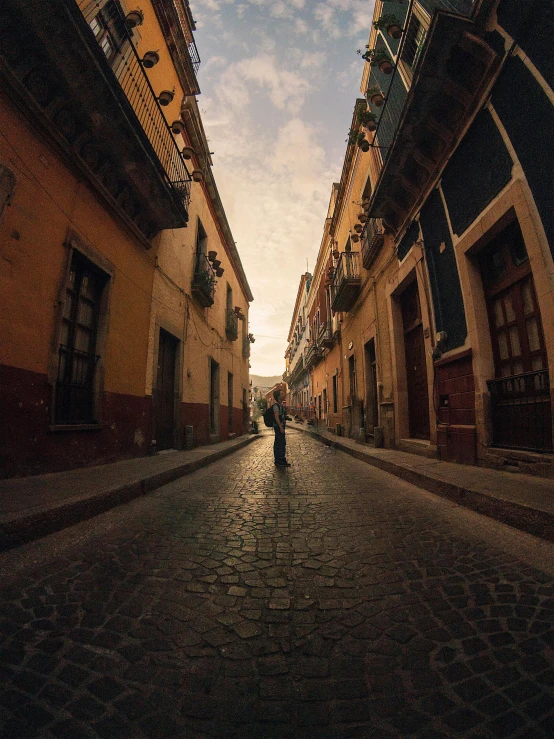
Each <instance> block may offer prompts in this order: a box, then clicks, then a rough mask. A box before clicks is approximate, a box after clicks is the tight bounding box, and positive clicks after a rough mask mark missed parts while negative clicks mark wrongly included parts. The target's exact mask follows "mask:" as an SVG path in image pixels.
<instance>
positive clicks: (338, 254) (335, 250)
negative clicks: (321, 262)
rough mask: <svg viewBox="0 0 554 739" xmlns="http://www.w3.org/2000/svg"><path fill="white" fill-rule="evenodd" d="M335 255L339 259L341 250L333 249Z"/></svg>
mask: <svg viewBox="0 0 554 739" xmlns="http://www.w3.org/2000/svg"><path fill="white" fill-rule="evenodd" d="M333 256H334V257H335V259H338V258H339V257H340V251H339V250H338V249H333Z"/></svg>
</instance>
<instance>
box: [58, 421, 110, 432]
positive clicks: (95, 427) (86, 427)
mask: <svg viewBox="0 0 554 739" xmlns="http://www.w3.org/2000/svg"><path fill="white" fill-rule="evenodd" d="M103 428H104V426H103V425H102V424H101V423H74V424H71V423H66V424H51V425H50V431H102V429H103Z"/></svg>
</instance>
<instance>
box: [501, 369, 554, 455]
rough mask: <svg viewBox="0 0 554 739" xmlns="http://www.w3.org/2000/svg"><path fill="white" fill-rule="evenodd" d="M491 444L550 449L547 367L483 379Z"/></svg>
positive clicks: (530, 448)
mask: <svg viewBox="0 0 554 739" xmlns="http://www.w3.org/2000/svg"><path fill="white" fill-rule="evenodd" d="M487 385H488V388H489V392H490V394H491V403H492V427H493V444H494V446H499V447H504V448H506V449H528V450H530V451H536V452H551V451H552V450H553V446H552V404H551V403H552V401H551V398H550V385H549V378H548V371H547V370H537V371H535V372H525V373H523V374H521V375H512V376H511V377H502V378H499V379H496V380H489V381H488V382H487Z"/></svg>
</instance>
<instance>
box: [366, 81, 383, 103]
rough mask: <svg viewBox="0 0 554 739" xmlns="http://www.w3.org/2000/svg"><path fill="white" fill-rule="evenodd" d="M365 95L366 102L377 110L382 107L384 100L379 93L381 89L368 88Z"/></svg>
mask: <svg viewBox="0 0 554 739" xmlns="http://www.w3.org/2000/svg"><path fill="white" fill-rule="evenodd" d="M366 94H367V97H368V100H369V101H370V102H371V103H372V104H373V105H375V106H376V107H377V108H381V107H382V106H383V104H384V102H385V98H384V96H383V93H382V92H381V88H380V87H379V86H378V85H375V86H373V87H369V88H368V90H367V93H366Z"/></svg>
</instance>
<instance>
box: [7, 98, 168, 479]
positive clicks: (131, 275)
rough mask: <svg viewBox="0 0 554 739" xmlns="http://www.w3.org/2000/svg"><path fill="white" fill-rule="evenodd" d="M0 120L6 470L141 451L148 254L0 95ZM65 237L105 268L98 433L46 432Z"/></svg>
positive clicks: (145, 423) (145, 418)
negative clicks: (6, 176) (7, 180)
mask: <svg viewBox="0 0 554 739" xmlns="http://www.w3.org/2000/svg"><path fill="white" fill-rule="evenodd" d="M0 119H1V120H2V136H1V137H0V162H2V164H4V165H5V166H6V167H8V168H9V169H10V170H12V171H13V173H14V174H15V177H16V186H15V192H14V196H13V198H12V202H11V205H10V206H8V207H7V208H6V210H5V212H4V215H3V218H2V222H1V223H0V257H1V263H2V269H1V270H0V305H1V310H0V362H1V363H2V365H3V376H4V378H5V380H6V382H3V383H2V386H1V388H0V392H1V393H2V395H3V401H2V405H3V423H2V432H1V433H2V435H3V437H4V439H3V445H4V449H5V452H4V458H5V462H4V464H5V466H6V467H5V470H4V474H15V473H17V474H23V473H24V472H26V471H33V472H39V471H45V470H53V469H63V468H65V467H68V466H77V465H82V464H88V463H91V462H93V461H99V460H102V459H105V458H108V457H111V456H112V455H113V454H118V455H119V456H121V455H133V454H143V453H144V452H145V451H146V448H147V447H146V443H147V439H148V436H149V433H150V432H149V427H150V408H149V401H148V400H147V399H145V389H146V377H145V371H146V359H147V347H148V326H149V317H150V296H151V291H152V282H153V274H154V257H155V253H154V252H155V250H152V251H151V252H150V253H148V252H146V250H145V249H144V247H143V246H141V245H139V244H138V243H135V242H134V241H133V239H132V237H131V236H129V235H128V234H127V232H126V231H124V230H123V228H122V227H121V226H120V225H119V224H118V222H117V221H116V219H115V217H114V216H112V215H111V214H109V213H108V212H107V211H106V209H105V208H104V207H103V206H102V205H101V204H100V203H99V201H98V200H97V199H96V197H95V195H94V194H93V193H92V192H91V190H90V189H89V188H88V186H87V185H86V184H85V183H84V182H83V181H82V180H80V179H79V177H78V176H76V174H75V173H74V172H73V171H72V170H71V169H70V168H69V166H68V165H67V164H66V163H64V162H63V161H62V160H61V159H60V158H59V157H58V155H57V154H56V153H55V152H54V151H53V150H52V149H51V148H50V147H49V146H48V145H47V144H46V143H45V142H44V141H43V140H42V139H41V138H39V136H38V135H37V134H36V133H35V132H34V131H33V130H32V127H31V125H30V124H29V123H28V122H27V121H26V120H25V119H24V118H23V117H22V116H21V114H20V113H19V112H18V111H17V110H16V109H14V108H13V107H12V106H11V104H10V103H9V102H8V101H6V100H5V99H4V98H3V97H2V98H1V99H0ZM70 231H73V232H74V233H75V234H76V235H77V237H78V239H80V240H81V241H82V242H84V243H85V244H86V245H87V246H88V247H89V248H90V249H92V250H93V251H94V252H96V253H98V254H99V255H100V256H101V258H102V259H103V260H106V261H108V262H109V263H111V265H112V269H113V277H112V278H111V279H110V282H109V290H110V300H109V324H108V331H107V336H106V344H105V356H104V361H103V365H104V391H105V397H104V401H103V403H102V407H101V411H102V414H103V415H102V423H103V429H102V430H101V431H94V432H81V431H71V432H51V431H50V430H49V425H50V423H51V420H52V417H51V411H50V406H51V400H52V386H51V384H49V380H50V382H51V381H52V380H53V379H54V375H53V374H52V373H53V369H52V368H51V369H50V377H49V364H50V363H51V362H52V356H53V350H54V351H56V350H57V347H56V346H55V344H56V333H57V326H58V320H59V319H58V315H59V312H58V300H59V295H60V289H61V287H62V284H63V280H64V279H65V274H66V269H67V262H68V248H67V247H66V246H65V242H66V239H67V237H68V233H69V232H70ZM131 407H132V408H133V411H132V413H131V412H130V411H129V409H130V408H131ZM133 418H135V419H136V420H135V422H134V423H133V420H132V419H133ZM16 437H17V444H16V442H15V438H16ZM93 438H94V440H93ZM39 440H40V443H39Z"/></svg>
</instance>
